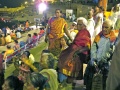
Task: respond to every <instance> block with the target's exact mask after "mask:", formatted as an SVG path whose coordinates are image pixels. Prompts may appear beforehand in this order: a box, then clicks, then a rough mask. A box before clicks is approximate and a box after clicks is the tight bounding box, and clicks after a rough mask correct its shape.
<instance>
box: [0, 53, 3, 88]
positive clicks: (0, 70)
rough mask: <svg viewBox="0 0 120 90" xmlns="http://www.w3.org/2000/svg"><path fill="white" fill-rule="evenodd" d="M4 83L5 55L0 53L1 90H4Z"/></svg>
mask: <svg viewBox="0 0 120 90" xmlns="http://www.w3.org/2000/svg"><path fill="white" fill-rule="evenodd" d="M3 83H4V71H3V54H2V53H0V90H2V85H3Z"/></svg>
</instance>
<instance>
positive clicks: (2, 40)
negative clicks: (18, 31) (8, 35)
mask: <svg viewBox="0 0 120 90" xmlns="http://www.w3.org/2000/svg"><path fill="white" fill-rule="evenodd" d="M5 44H6V41H5V37H4V36H3V35H2V34H1V35H0V46H4V45H5Z"/></svg>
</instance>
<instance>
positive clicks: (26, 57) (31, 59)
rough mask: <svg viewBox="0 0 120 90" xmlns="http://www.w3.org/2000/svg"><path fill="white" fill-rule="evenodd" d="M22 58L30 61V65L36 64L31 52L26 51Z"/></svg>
mask: <svg viewBox="0 0 120 90" xmlns="http://www.w3.org/2000/svg"><path fill="white" fill-rule="evenodd" d="M21 57H22V58H25V59H28V60H29V61H30V63H32V64H33V63H34V62H35V58H34V56H33V54H32V53H30V52H29V51H25V52H24V53H23V55H22V56H21Z"/></svg>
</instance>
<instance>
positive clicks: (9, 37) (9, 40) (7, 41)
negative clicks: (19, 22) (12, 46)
mask: <svg viewBox="0 0 120 90" xmlns="http://www.w3.org/2000/svg"><path fill="white" fill-rule="evenodd" d="M5 41H6V43H10V42H12V39H11V36H10V35H8V36H6V37H5Z"/></svg>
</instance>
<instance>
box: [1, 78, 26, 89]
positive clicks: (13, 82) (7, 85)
mask: <svg viewBox="0 0 120 90" xmlns="http://www.w3.org/2000/svg"><path fill="white" fill-rule="evenodd" d="M23 85H24V84H23V82H22V81H20V80H19V79H18V78H17V77H16V76H9V77H7V78H6V79H5V82H4V84H3V86H2V90H23Z"/></svg>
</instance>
